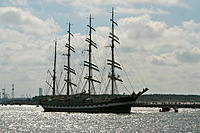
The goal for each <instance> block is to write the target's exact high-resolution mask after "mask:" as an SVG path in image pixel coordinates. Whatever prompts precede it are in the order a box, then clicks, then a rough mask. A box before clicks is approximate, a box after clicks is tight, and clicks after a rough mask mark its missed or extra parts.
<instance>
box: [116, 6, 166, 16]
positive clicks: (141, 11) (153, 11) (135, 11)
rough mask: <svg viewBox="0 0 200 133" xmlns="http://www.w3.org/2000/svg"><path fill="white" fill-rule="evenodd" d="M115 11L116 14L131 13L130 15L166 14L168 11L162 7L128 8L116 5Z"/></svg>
mask: <svg viewBox="0 0 200 133" xmlns="http://www.w3.org/2000/svg"><path fill="white" fill-rule="evenodd" d="M115 10H116V12H117V13H118V14H131V15H136V14H154V15H168V14H169V12H167V11H164V10H162V9H159V8H158V9H153V8H150V9H148V8H139V9H137V8H130V7H117V8H116V9H115Z"/></svg>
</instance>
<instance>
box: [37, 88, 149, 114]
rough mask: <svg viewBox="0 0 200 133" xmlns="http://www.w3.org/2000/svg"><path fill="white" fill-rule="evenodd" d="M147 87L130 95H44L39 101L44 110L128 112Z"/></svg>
mask: <svg viewBox="0 0 200 133" xmlns="http://www.w3.org/2000/svg"><path fill="white" fill-rule="evenodd" d="M147 90H148V89H147V88H145V89H143V91H142V92H139V93H138V94H135V93H134V94H132V95H114V96H112V95H89V94H78V95H69V96H54V97H46V98H43V99H42V100H41V101H40V105H41V106H42V107H43V108H44V111H45V112H86V113H130V111H131V107H132V106H133V104H134V103H135V101H136V99H137V98H138V96H140V95H142V94H143V93H144V92H146V91H147Z"/></svg>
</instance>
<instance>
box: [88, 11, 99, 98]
mask: <svg viewBox="0 0 200 133" xmlns="http://www.w3.org/2000/svg"><path fill="white" fill-rule="evenodd" d="M92 19H93V18H92V17H91V14H90V17H89V25H87V26H88V27H89V38H86V39H85V41H86V42H88V43H89V49H88V50H87V51H88V52H89V60H88V61H84V66H87V67H88V71H89V73H88V74H89V75H88V76H87V75H86V76H85V77H84V78H85V79H87V80H88V83H89V85H88V87H89V88H88V93H89V94H91V89H92V87H93V89H94V84H93V82H97V83H100V81H98V80H95V79H93V73H92V70H96V71H99V69H98V66H97V65H95V64H93V63H92V46H93V47H95V48H97V44H96V43H95V42H94V41H93V40H92V30H93V31H96V30H95V29H94V28H93V27H92Z"/></svg>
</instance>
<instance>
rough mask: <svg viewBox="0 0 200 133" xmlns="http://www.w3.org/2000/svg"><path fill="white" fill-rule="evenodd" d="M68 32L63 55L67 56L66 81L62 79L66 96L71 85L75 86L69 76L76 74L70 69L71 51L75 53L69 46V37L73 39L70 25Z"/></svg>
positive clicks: (65, 66)
mask: <svg viewBox="0 0 200 133" xmlns="http://www.w3.org/2000/svg"><path fill="white" fill-rule="evenodd" d="M68 25H69V30H68V31H67V32H68V43H66V45H65V47H66V48H67V54H63V55H66V56H67V65H64V70H66V71H67V79H64V81H65V82H66V83H67V95H69V94H70V89H71V92H72V91H73V89H72V85H73V86H76V84H74V83H72V80H71V74H74V75H76V72H75V70H74V69H72V68H71V60H70V59H71V58H70V56H71V51H72V52H74V53H75V50H74V48H73V47H72V46H71V37H73V34H72V33H71V24H70V23H69V24H68Z"/></svg>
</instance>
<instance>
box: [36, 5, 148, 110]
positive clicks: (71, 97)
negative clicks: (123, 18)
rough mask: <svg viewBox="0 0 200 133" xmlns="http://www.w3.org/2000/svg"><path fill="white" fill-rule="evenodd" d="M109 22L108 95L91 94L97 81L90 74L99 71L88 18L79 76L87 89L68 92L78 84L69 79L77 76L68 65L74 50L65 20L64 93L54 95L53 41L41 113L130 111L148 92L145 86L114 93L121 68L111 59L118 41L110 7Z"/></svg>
mask: <svg viewBox="0 0 200 133" xmlns="http://www.w3.org/2000/svg"><path fill="white" fill-rule="evenodd" d="M111 13H112V18H111V19H110V21H111V32H110V33H109V38H110V40H111V44H110V46H109V47H110V48H111V58H110V59H107V65H108V66H109V68H110V72H109V73H108V76H107V77H108V85H107V86H110V88H111V90H110V94H97V93H95V88H94V84H101V82H100V81H98V80H97V79H96V78H95V77H94V76H93V73H94V71H99V68H98V66H97V65H96V64H94V63H93V60H92V59H93V58H92V51H93V48H97V44H96V43H95V42H94V41H93V40H92V31H95V29H94V28H93V27H92V24H91V20H92V17H91V15H90V17H89V25H87V26H88V28H89V37H88V38H86V39H85V41H86V42H87V43H88V49H87V52H88V59H87V60H86V61H84V67H85V68H86V69H87V74H86V76H85V77H83V78H84V79H85V80H86V83H87V87H88V89H87V91H85V90H84V91H81V92H79V93H71V92H72V91H73V88H75V87H76V88H79V86H78V85H76V84H75V83H73V82H72V75H75V76H76V75H77V74H76V71H75V70H74V69H73V68H72V67H71V56H72V52H73V53H75V49H74V48H73V46H72V45H71V37H72V36H73V34H72V33H71V27H70V26H71V24H70V23H69V30H68V43H67V44H66V45H65V47H66V48H67V54H65V55H66V56H67V64H66V65H64V70H65V71H66V72H67V75H66V78H65V80H64V81H65V86H66V87H65V88H66V94H65V95H56V62H57V58H56V49H57V42H55V53H54V65H53V66H54V67H53V74H51V77H52V81H53V83H52V85H51V88H52V95H51V96H44V97H43V98H42V99H41V101H40V105H41V106H42V107H43V109H44V111H45V112H86V113H130V111H131V107H132V106H134V103H135V101H136V100H137V98H138V97H139V96H140V95H142V94H143V93H145V92H146V91H148V88H143V90H142V91H140V92H138V93H135V92H134V91H133V92H132V93H131V94H118V93H116V91H115V89H116V87H117V82H123V80H122V79H121V78H120V76H119V75H117V74H116V70H117V69H122V67H121V64H120V63H118V62H116V61H115V54H114V53H115V43H119V38H118V37H117V36H116V35H115V26H117V23H116V22H115V20H114V9H113V8H112V12H111Z"/></svg>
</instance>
